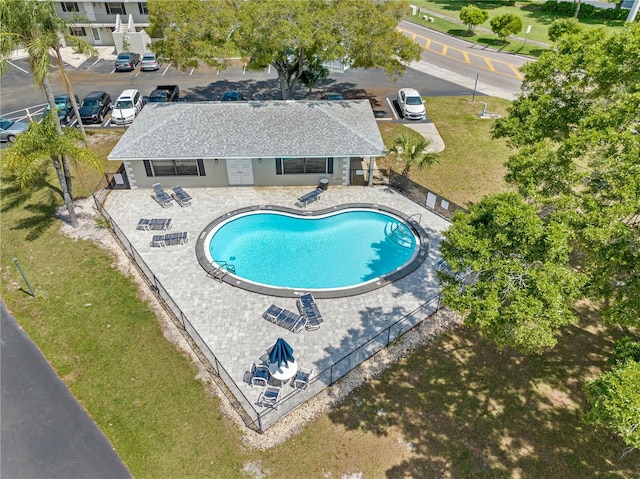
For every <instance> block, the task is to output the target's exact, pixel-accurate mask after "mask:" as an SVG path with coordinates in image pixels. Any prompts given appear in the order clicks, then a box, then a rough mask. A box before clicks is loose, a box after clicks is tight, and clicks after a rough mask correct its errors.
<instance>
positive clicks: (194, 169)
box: [144, 160, 204, 176]
mask: <svg viewBox="0 0 640 479" xmlns="http://www.w3.org/2000/svg"><path fill="white" fill-rule="evenodd" d="M144 167H145V171H146V173H147V176H204V164H203V161H202V160H150V161H149V160H144Z"/></svg>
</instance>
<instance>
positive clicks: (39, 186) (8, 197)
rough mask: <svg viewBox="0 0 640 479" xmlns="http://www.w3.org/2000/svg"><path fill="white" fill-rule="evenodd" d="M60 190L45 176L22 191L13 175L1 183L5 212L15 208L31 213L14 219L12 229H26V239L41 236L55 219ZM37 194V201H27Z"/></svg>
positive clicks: (31, 239)
mask: <svg viewBox="0 0 640 479" xmlns="http://www.w3.org/2000/svg"><path fill="white" fill-rule="evenodd" d="M61 194H62V192H61V191H60V188H58V187H56V186H54V185H52V184H51V183H49V182H48V181H47V180H46V178H44V177H41V178H39V179H38V180H37V181H36V183H35V184H34V185H33V186H32V187H31V188H30V189H29V190H25V191H22V190H20V189H19V188H18V187H17V186H16V185H15V177H9V178H7V179H5V181H3V183H2V187H1V189H0V195H2V208H1V209H0V211H2V212H3V213H6V212H8V211H11V210H14V209H16V208H22V210H23V211H25V212H28V213H31V216H27V217H22V218H20V219H18V220H16V222H15V224H14V225H13V226H12V227H11V229H13V230H28V233H27V235H26V237H25V239H26V240H28V241H34V240H36V239H38V238H40V237H41V236H42V234H43V233H44V232H46V231H47V230H48V229H49V228H50V227H51V226H52V225H53V224H54V223H55V221H56V218H55V213H56V209H57V207H58V201H59V198H60V196H61ZM35 195H38V197H39V199H38V202H37V203H33V202H32V203H29V202H30V201H32V200H33V198H34V196H35Z"/></svg>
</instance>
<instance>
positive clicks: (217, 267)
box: [207, 259, 236, 282]
mask: <svg viewBox="0 0 640 479" xmlns="http://www.w3.org/2000/svg"><path fill="white" fill-rule="evenodd" d="M228 273H233V274H235V273H236V267H235V266H234V265H233V264H231V263H228V262H226V261H217V260H215V259H214V260H213V261H212V262H211V270H210V271H209V272H208V274H207V275H208V276H210V277H211V278H213V279H215V280H216V281H219V282H222V278H224V277H225V276H226V275H227V274H228Z"/></svg>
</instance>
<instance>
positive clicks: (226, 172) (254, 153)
mask: <svg viewBox="0 0 640 479" xmlns="http://www.w3.org/2000/svg"><path fill="white" fill-rule="evenodd" d="M385 153H386V151H385V147H384V143H383V142H382V138H381V136H380V131H379V129H378V125H377V123H376V121H375V117H374V115H373V111H372V109H371V105H370V103H369V101H368V100H343V101H251V102H202V103H186V102H178V103H155V104H148V105H146V106H145V107H144V108H143V110H142V111H141V113H140V114H139V115H138V117H137V118H136V119H135V121H134V122H133V123H132V125H131V126H130V127H129V128H128V130H127V131H126V132H125V134H124V135H123V136H122V138H121V139H120V141H119V142H118V144H117V145H116V146H115V147H114V149H113V150H112V151H111V153H110V154H109V156H108V158H109V160H114V161H122V162H123V165H124V171H125V172H126V175H127V178H128V180H129V184H130V186H131V187H132V188H140V187H150V186H151V185H152V184H154V183H158V182H160V183H162V182H163V181H164V182H165V183H168V184H169V183H175V184H178V183H179V184H180V185H182V186H184V187H187V186H188V187H214V186H233V185H254V186H293V185H317V184H319V181H320V180H321V179H326V180H328V182H329V183H330V184H340V185H349V184H352V183H354V182H357V183H359V184H361V183H362V181H363V177H364V176H365V171H364V170H365V169H367V168H368V166H367V165H369V164H373V160H374V159H375V158H376V157H378V156H383V155H385ZM176 176H177V177H179V178H175V177H176ZM167 177H171V178H167ZM356 177H357V178H356ZM354 180H355V181H354ZM325 183H326V181H325Z"/></svg>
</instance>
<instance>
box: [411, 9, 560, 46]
mask: <svg viewBox="0 0 640 479" xmlns="http://www.w3.org/2000/svg"><path fill="white" fill-rule="evenodd" d="M416 8H417V9H418V11H420V12H422V13H421V14H424V13H428V14H429V16H432V17H436V18H441V19H443V20H447V21H448V22H453V23H457V24H459V25H465V23H464V22H463V21H462V20H460V19H459V18H456V17H450V16H449V15H444V14H442V13H438V12H432V11H431V10H429V9H428V8H425V7H418V6H416ZM406 20H407V21H409V22H410V21H411V17H409V18H407V19H406ZM417 25H421V26H423V27H424V26H426V25H422V24H421V23H418V24H417ZM475 30H476V31H478V32H483V33H490V34H492V35H495V33H493V32H492V31H491V30H489V29H488V28H484V27H480V26H478V27H476V28H475ZM456 38H458V37H456ZM509 38H512V39H514V40H518V41H521V42H524V41H525V40H526V42H527V43H528V44H530V45H538V46H540V47H544V48H550V47H551V44H550V43H545V42H538V41H535V40H529V39H525V38H524V37H519V36H516V35H509ZM460 40H467V39H465V38H460Z"/></svg>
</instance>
